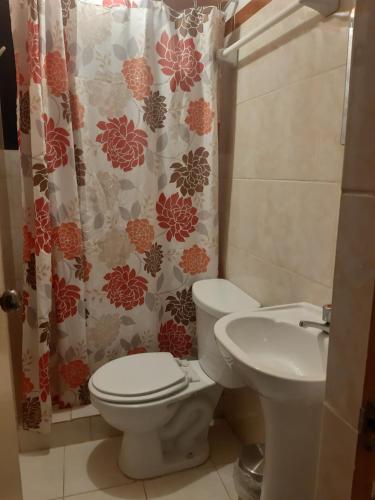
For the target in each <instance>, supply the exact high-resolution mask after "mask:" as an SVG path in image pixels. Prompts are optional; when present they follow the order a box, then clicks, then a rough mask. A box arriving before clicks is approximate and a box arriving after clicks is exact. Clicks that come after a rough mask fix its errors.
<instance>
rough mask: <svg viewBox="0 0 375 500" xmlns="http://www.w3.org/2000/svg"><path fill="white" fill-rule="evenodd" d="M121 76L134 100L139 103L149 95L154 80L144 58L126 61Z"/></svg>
mask: <svg viewBox="0 0 375 500" xmlns="http://www.w3.org/2000/svg"><path fill="white" fill-rule="evenodd" d="M122 74H123V75H124V78H125V81H126V83H127V85H128V88H129V89H130V90H131V91H132V92H133V95H134V98H135V99H137V100H138V101H141V100H142V99H144V98H145V97H147V96H148V95H150V92H151V85H152V84H153V81H154V79H153V76H152V73H151V68H150V66H149V65H148V64H147V60H146V58H145V57H138V58H136V59H128V60H126V61H125V62H124V64H123V67H122Z"/></svg>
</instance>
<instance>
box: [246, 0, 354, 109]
mask: <svg viewBox="0 0 375 500" xmlns="http://www.w3.org/2000/svg"><path fill="white" fill-rule="evenodd" d="M353 3H354V2H353V1H345V2H342V5H341V7H340V12H341V14H334V15H333V16H330V17H329V18H322V17H321V16H320V15H319V14H317V13H316V12H314V11H313V10H312V9H308V8H304V9H301V10H300V11H299V12H297V13H295V14H293V15H292V16H290V17H288V18H287V19H286V20H284V21H282V22H281V23H279V24H278V25H276V26H274V27H273V28H271V29H269V30H268V31H267V32H266V33H265V34H263V35H261V36H260V37H258V38H257V39H255V40H253V41H251V42H249V44H247V45H246V46H245V47H244V48H243V49H241V51H240V55H239V74H238V90H237V99H238V102H242V101H245V100H247V99H251V98H253V97H255V96H259V95H264V94H266V93H268V92H271V91H273V90H275V89H278V88H280V87H282V86H285V85H288V84H290V83H293V82H296V81H298V80H302V79H304V78H308V77H311V76H313V75H316V74H318V73H323V72H326V71H329V70H330V69H332V68H336V67H338V66H341V65H343V64H345V63H346V57H347V40H348V25H349V20H348V16H346V15H345V14H343V13H344V12H345V11H347V10H348V9H349V8H350V6H352V5H353ZM287 5H290V2H289V1H288V0H280V1H278V2H271V3H270V4H269V5H267V6H266V7H265V8H264V9H262V10H261V11H260V12H259V13H258V14H257V15H256V16H254V17H253V18H251V19H250V20H249V21H248V22H246V23H245V24H244V25H243V26H242V27H241V36H243V35H244V34H246V33H247V32H249V31H250V30H252V29H254V27H256V26H259V24H260V23H262V22H264V21H265V20H267V19H269V18H270V17H271V16H273V15H274V14H275V13H276V12H280V11H281V10H282V9H283V8H284V7H286V6H287Z"/></svg>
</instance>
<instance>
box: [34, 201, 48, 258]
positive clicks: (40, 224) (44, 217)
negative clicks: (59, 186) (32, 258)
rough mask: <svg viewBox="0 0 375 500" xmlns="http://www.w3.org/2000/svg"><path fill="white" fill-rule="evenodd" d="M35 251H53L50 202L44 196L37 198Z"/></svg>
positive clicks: (38, 252)
mask: <svg viewBox="0 0 375 500" xmlns="http://www.w3.org/2000/svg"><path fill="white" fill-rule="evenodd" d="M34 210H35V253H36V255H39V254H40V252H42V251H43V252H46V253H51V246H52V245H51V240H52V237H51V235H52V229H51V219H50V213H49V202H48V200H46V199H44V198H38V199H37V200H35V209H34Z"/></svg>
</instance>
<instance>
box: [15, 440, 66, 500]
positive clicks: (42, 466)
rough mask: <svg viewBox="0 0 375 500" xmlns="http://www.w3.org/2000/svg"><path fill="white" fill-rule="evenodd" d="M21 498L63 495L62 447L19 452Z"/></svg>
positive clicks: (47, 499)
mask: <svg viewBox="0 0 375 500" xmlns="http://www.w3.org/2000/svg"><path fill="white" fill-rule="evenodd" d="M20 466H21V477H22V487H23V500H51V499H55V498H58V497H61V496H62V495H63V475H64V469H63V467H64V448H53V449H51V450H45V451H35V452H30V453H23V454H20Z"/></svg>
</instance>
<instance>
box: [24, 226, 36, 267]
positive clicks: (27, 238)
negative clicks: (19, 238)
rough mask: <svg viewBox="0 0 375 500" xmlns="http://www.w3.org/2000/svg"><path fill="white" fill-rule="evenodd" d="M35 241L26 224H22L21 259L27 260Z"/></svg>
mask: <svg viewBox="0 0 375 500" xmlns="http://www.w3.org/2000/svg"><path fill="white" fill-rule="evenodd" d="M34 247H35V242H34V238H33V235H32V233H31V231H29V228H28V227H27V225H26V224H24V226H23V261H24V262H29V261H30V259H31V253H32V251H33V250H34Z"/></svg>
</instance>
